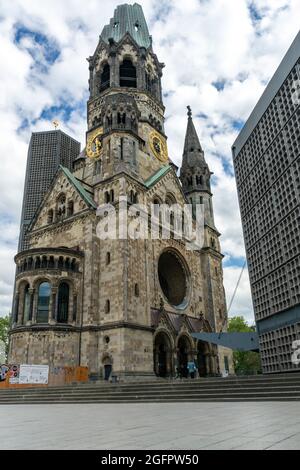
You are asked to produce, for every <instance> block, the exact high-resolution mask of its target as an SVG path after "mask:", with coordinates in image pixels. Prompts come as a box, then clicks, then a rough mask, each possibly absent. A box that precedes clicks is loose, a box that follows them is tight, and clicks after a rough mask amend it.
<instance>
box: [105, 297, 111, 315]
mask: <svg viewBox="0 0 300 470" xmlns="http://www.w3.org/2000/svg"><path fill="white" fill-rule="evenodd" d="M109 312H110V301H109V300H108V299H107V301H106V302H105V313H109Z"/></svg>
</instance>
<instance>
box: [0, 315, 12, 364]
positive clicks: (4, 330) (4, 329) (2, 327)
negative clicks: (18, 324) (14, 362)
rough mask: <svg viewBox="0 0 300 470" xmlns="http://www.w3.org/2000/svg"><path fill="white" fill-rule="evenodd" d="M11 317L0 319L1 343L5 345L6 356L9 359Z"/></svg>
mask: <svg viewBox="0 0 300 470" xmlns="http://www.w3.org/2000/svg"><path fill="white" fill-rule="evenodd" d="M9 323H10V321H9V316H8V315H7V316H6V317H0V341H2V342H3V343H4V347H5V356H6V359H7V354H8V330H9Z"/></svg>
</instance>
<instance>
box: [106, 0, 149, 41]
mask: <svg viewBox="0 0 300 470" xmlns="http://www.w3.org/2000/svg"><path fill="white" fill-rule="evenodd" d="M127 32H128V33H129V34H130V35H131V36H132V37H133V39H134V40H135V41H136V42H137V44H138V45H139V46H140V47H145V48H146V49H147V48H148V47H149V46H150V45H151V37H150V36H149V31H148V26H147V23H146V20H145V17H144V13H143V9H142V7H141V5H138V4H137V3H134V5H128V4H127V3H124V5H119V6H117V8H116V9H115V11H114V16H113V18H111V20H110V22H109V24H108V25H106V26H104V28H103V30H102V33H101V35H100V37H101V38H102V39H103V41H105V42H106V43H108V40H109V38H113V39H114V40H115V41H116V42H119V41H120V40H121V39H122V37H123V36H125V34H126V33H127Z"/></svg>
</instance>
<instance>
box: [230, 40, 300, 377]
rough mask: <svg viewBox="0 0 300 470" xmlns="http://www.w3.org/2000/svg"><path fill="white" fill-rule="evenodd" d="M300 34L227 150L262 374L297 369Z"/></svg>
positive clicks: (299, 330)
mask: <svg viewBox="0 0 300 470" xmlns="http://www.w3.org/2000/svg"><path fill="white" fill-rule="evenodd" d="M299 91H300V32H299V33H298V35H297V36H296V38H295V40H294V42H293V43H292V45H291V47H290V49H289V50H288V52H287V53H286V55H285V57H284V58H283V60H282V62H281V64H280V65H279V67H278V69H277V70H276V72H275V74H274V76H273V78H272V79H271V81H270V82H269V84H268V85H267V87H266V89H265V91H264V93H263V95H262V96H261V98H260V99H259V101H258V103H257V105H256V106H255V108H254V110H253V111H252V113H251V115H250V117H249V119H248V120H247V122H246V124H245V126H244V127H243V129H242V130H241V132H240V134H239V135H238V137H237V139H236V141H235V142H234V145H233V147H232V152H233V160H234V168H235V174H236V181H237V188H238V195H239V203H240V211H241V217H242V224H243V231H244V238H245V246H246V253H247V259H248V265H249V276H250V283H251V290H252V298H253V304H254V313H255V319H256V324H257V330H258V333H259V337H260V351H261V358H262V367H263V372H265V373H272V372H286V371H294V370H300V365H297V364H295V363H293V361H292V355H293V342H294V341H295V340H299V339H300V106H299V104H300V96H299Z"/></svg>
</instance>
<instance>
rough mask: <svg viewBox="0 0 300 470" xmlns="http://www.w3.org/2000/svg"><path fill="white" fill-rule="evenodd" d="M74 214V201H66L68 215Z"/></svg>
mask: <svg viewBox="0 0 300 470" xmlns="http://www.w3.org/2000/svg"><path fill="white" fill-rule="evenodd" d="M73 214H74V202H73V201H72V200H71V201H68V217H70V216H71V215H73Z"/></svg>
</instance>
